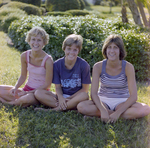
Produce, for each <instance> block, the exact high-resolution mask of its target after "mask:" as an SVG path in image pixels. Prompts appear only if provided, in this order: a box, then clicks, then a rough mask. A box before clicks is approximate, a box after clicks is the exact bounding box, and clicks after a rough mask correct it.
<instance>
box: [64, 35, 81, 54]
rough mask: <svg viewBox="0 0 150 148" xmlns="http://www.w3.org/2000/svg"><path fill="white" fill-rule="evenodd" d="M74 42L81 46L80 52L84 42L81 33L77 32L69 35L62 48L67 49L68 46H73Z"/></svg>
mask: <svg viewBox="0 0 150 148" xmlns="http://www.w3.org/2000/svg"><path fill="white" fill-rule="evenodd" d="M72 44H76V46H77V47H78V48H79V52H80V51H81V49H82V44H83V38H82V36H81V35H76V34H70V35H68V36H67V37H66V38H65V40H64V41H63V44H62V50H65V48H66V46H71V45H72Z"/></svg>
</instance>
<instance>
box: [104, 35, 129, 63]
mask: <svg viewBox="0 0 150 148" xmlns="http://www.w3.org/2000/svg"><path fill="white" fill-rule="evenodd" d="M111 43H114V44H116V45H117V46H118V47H119V50H120V55H119V59H120V60H123V59H124V58H125V57H126V55H127V53H126V51H125V48H124V43H123V40H122V37H121V36H119V35H117V34H111V35H109V36H108V37H107V38H106V40H105V42H104V44H103V47H102V54H103V57H104V58H106V59H108V57H107V52H106V51H107V47H108V46H109V45H110V44H111Z"/></svg>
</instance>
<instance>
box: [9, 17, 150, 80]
mask: <svg viewBox="0 0 150 148" xmlns="http://www.w3.org/2000/svg"><path fill="white" fill-rule="evenodd" d="M33 26H41V27H43V28H44V29H45V30H46V32H47V33H48V34H49V36H50V40H49V44H48V45H46V46H45V47H44V50H45V51H46V52H47V53H48V54H51V55H52V57H53V59H54V60H57V59H58V58H60V57H62V56H64V52H63V51H62V42H63V40H64V39H65V37H66V36H67V35H69V34H72V33H76V34H80V35H82V36H83V38H84V42H83V49H82V50H81V53H80V54H79V56H80V57H82V58H84V59H85V60H87V62H88V63H89V64H90V66H91V70H92V67H93V64H94V63H96V62H98V61H100V60H102V59H103V57H102V53H101V49H102V45H103V42H104V40H105V38H106V37H107V36H108V35H109V34H112V33H115V34H120V35H121V36H122V38H123V40H124V43H125V48H126V50H127V57H126V60H128V61H129V62H131V63H132V64H133V65H134V67H135V72H136V73H135V74H136V79H137V80H138V81H147V80H148V78H149V77H150V73H149V71H150V57H149V56H148V54H147V53H146V52H147V51H149V49H150V46H149V41H148V40H147V38H149V34H148V32H147V31H146V30H145V29H143V28H141V27H139V26H136V25H132V24H130V25H129V24H122V23H121V19H120V20H119V19H118V18H117V19H115V20H114V19H111V20H110V19H109V20H108V19H106V20H103V19H98V18H94V17H92V16H85V17H83V16H78V17H60V16H57V17H53V16H51V17H50V16H46V17H42V18H41V17H38V16H29V17H26V18H23V19H21V20H19V21H14V22H13V23H12V24H11V26H10V27H9V36H10V38H11V39H12V41H13V43H14V46H15V47H16V48H18V49H19V50H20V51H24V50H27V49H29V48H30V47H29V45H28V44H27V43H26V42H25V41H24V40H25V35H26V33H27V31H28V30H30V29H31V28H32V27H33Z"/></svg>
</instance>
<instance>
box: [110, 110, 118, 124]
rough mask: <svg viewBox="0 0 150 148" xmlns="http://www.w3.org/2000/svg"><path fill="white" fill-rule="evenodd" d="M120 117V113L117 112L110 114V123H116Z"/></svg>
mask: <svg viewBox="0 0 150 148" xmlns="http://www.w3.org/2000/svg"><path fill="white" fill-rule="evenodd" d="M119 117H120V113H118V112H117V111H115V112H114V113H112V114H110V119H109V123H115V122H116V121H117V120H118V118H119Z"/></svg>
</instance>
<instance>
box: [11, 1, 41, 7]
mask: <svg viewBox="0 0 150 148" xmlns="http://www.w3.org/2000/svg"><path fill="white" fill-rule="evenodd" d="M11 1H18V2H22V3H27V4H32V5H36V6H39V7H40V6H41V0H11Z"/></svg>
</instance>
